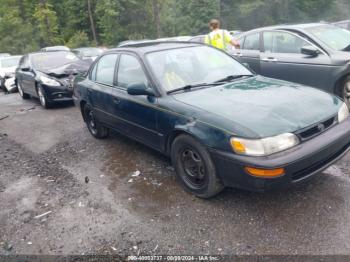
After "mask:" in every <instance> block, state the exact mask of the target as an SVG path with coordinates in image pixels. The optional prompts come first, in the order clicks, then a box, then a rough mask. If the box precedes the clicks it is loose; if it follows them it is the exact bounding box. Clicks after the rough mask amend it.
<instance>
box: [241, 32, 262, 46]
mask: <svg viewBox="0 0 350 262" xmlns="http://www.w3.org/2000/svg"><path fill="white" fill-rule="evenodd" d="M243 49H245V50H260V34H259V33H256V34H251V35H247V36H246V37H245V40H244V43H243Z"/></svg>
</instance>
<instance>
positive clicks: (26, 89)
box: [15, 51, 89, 108]
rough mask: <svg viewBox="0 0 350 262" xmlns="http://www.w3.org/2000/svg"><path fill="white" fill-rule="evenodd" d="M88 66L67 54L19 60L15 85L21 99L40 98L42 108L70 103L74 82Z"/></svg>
mask: <svg viewBox="0 0 350 262" xmlns="http://www.w3.org/2000/svg"><path fill="white" fill-rule="evenodd" d="M88 69H89V64H88V63H87V62H85V61H83V60H81V59H79V58H78V57H77V56H76V55H75V54H73V53H72V52H69V51H55V52H38V53H31V54H27V55H25V56H23V57H22V59H21V60H20V63H19V67H18V68H17V70H16V79H15V83H16V85H17V87H18V92H19V94H20V96H21V97H22V98H23V99H28V98H30V97H36V98H39V100H40V104H41V105H42V106H43V107H44V108H50V107H51V106H52V105H53V104H54V103H56V102H63V101H72V94H73V88H72V87H73V86H72V84H73V79H74V77H75V76H76V75H77V74H83V73H85V72H86V71H87V70H88Z"/></svg>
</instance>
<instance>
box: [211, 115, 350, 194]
mask: <svg viewBox="0 0 350 262" xmlns="http://www.w3.org/2000/svg"><path fill="white" fill-rule="evenodd" d="M349 149H350V117H349V118H347V119H346V120H345V121H344V122H342V123H340V124H337V125H335V126H333V127H331V128H330V129H328V130H327V131H325V132H323V133H322V134H320V135H318V136H317V137H314V138H312V139H310V140H308V141H305V142H303V143H301V144H299V145H298V146H296V147H294V148H291V149H289V150H286V151H283V152H280V153H277V154H273V155H270V156H266V157H250V156H242V155H236V154H234V153H229V152H223V151H218V150H214V149H210V153H211V156H212V159H213V161H214V164H215V167H216V170H217V172H218V175H219V177H220V178H221V180H222V181H223V183H224V184H225V185H226V186H229V187H236V188H242V189H247V190H252V191H267V190H270V189H277V188H282V187H285V186H288V185H291V184H295V183H299V182H301V181H304V180H307V179H308V178H310V177H312V176H313V175H315V174H318V173H320V172H321V171H323V170H324V169H326V168H327V167H329V166H330V165H332V164H333V163H334V162H336V161H337V160H339V159H340V158H342V157H343V156H344V155H345V154H346V153H347V152H348V151H349ZM245 167H254V168H262V169H275V168H284V169H285V174H284V175H282V176H280V177H276V178H259V177H254V176H252V175H249V174H248V173H247V172H246V171H245Z"/></svg>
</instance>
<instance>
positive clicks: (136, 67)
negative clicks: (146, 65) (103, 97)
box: [118, 55, 147, 88]
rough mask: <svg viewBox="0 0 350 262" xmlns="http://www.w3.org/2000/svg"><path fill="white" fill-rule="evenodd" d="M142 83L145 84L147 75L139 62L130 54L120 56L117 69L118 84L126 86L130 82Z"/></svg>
mask: <svg viewBox="0 0 350 262" xmlns="http://www.w3.org/2000/svg"><path fill="white" fill-rule="evenodd" d="M136 83H144V84H145V85H147V77H146V75H145V73H144V71H143V69H142V66H141V64H140V62H139V61H138V60H137V58H136V57H134V56H132V55H122V56H121V57H120V62H119V69H118V86H119V87H123V88H127V87H128V86H129V85H131V84H136Z"/></svg>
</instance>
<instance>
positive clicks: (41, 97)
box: [38, 88, 46, 106]
mask: <svg viewBox="0 0 350 262" xmlns="http://www.w3.org/2000/svg"><path fill="white" fill-rule="evenodd" d="M38 94H39V99H40V103H41V105H42V106H45V105H46V101H45V97H44V94H43V92H42V91H41V88H39V89H38Z"/></svg>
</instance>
